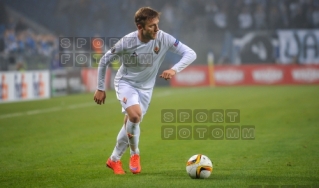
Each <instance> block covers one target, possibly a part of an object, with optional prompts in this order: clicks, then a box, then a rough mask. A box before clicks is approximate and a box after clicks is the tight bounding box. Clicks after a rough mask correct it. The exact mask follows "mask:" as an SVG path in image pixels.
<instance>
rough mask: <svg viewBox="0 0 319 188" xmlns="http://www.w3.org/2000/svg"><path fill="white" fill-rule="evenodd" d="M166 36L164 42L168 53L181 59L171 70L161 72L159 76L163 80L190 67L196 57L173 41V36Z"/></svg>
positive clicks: (183, 45) (180, 43)
mask: <svg viewBox="0 0 319 188" xmlns="http://www.w3.org/2000/svg"><path fill="white" fill-rule="evenodd" d="M165 34H166V37H164V38H166V41H167V43H168V45H169V51H171V52H173V53H176V54H178V55H180V56H182V58H181V59H180V60H179V62H177V63H176V64H175V65H174V66H173V67H172V68H171V69H168V70H165V71H163V73H162V74H161V75H160V77H161V78H164V79H165V80H168V79H171V78H172V77H173V76H174V75H175V74H176V73H178V72H180V71H182V70H183V69H185V68H186V67H187V66H188V65H190V64H191V63H192V62H193V61H194V60H195V59H196V57H197V55H196V53H195V51H194V50H193V49H191V48H190V47H188V46H187V45H185V44H183V43H182V42H180V41H178V40H177V39H175V38H174V37H173V36H171V35H169V34H167V33H165Z"/></svg>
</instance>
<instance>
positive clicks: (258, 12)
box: [254, 4, 267, 30]
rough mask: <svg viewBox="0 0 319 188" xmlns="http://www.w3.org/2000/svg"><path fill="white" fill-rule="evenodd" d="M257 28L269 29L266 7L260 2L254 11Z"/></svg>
mask: <svg viewBox="0 0 319 188" xmlns="http://www.w3.org/2000/svg"><path fill="white" fill-rule="evenodd" d="M254 23H255V29H257V30H260V29H267V24H266V13H265V7H264V6H263V5H261V4H258V5H257V6H256V9H255V13H254Z"/></svg>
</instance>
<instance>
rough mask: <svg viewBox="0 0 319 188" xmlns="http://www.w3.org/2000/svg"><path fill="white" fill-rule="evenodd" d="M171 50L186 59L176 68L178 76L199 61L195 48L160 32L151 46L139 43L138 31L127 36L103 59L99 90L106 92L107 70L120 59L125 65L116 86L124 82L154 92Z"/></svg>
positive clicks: (119, 71)
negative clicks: (160, 71)
mask: <svg viewBox="0 0 319 188" xmlns="http://www.w3.org/2000/svg"><path fill="white" fill-rule="evenodd" d="M168 50H169V51H171V52H173V53H176V54H179V55H181V56H182V58H181V60H180V61H179V62H178V63H176V64H175V65H174V66H173V67H172V69H173V70H175V71H176V72H180V71H181V70H183V69H184V68H185V67H187V66H188V65H189V64H191V63H192V62H193V61H194V60H195V59H196V53H195V52H194V51H193V50H192V49H191V48H189V47H188V46H186V45H185V44H183V43H181V42H180V41H178V40H177V39H175V38H174V37H173V36H171V35H169V34H167V33H165V32H163V31H161V30H160V31H158V32H157V37H156V39H154V40H150V41H149V42H147V43H143V42H141V41H140V40H139V39H138V31H134V32H132V33H130V34H128V35H126V36H124V37H123V38H122V39H121V40H119V42H117V43H116V44H115V45H114V46H113V47H112V48H111V49H110V50H109V51H107V52H106V54H105V55H104V56H103V57H102V58H101V60H100V63H99V68H98V88H97V89H99V90H105V83H104V80H105V71H106V67H107V66H108V64H109V63H111V62H112V61H113V60H114V59H119V60H120V61H121V63H122V65H121V67H120V68H119V70H118V72H117V74H116V76H115V79H114V84H115V85H116V84H117V83H118V82H119V81H120V80H123V81H125V82H127V83H128V84H130V85H131V86H133V87H136V88H139V89H152V88H153V87H154V84H155V81H156V75H157V73H158V70H159V68H160V66H161V64H162V62H163V61H164V58H165V55H166V53H167V51H168Z"/></svg>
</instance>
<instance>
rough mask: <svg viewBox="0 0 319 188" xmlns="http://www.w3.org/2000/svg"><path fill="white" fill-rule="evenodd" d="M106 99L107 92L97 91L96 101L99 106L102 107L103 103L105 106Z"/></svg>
mask: <svg viewBox="0 0 319 188" xmlns="http://www.w3.org/2000/svg"><path fill="white" fill-rule="evenodd" d="M105 98H106V94H105V91H101V90H96V91H95V93H94V101H95V102H96V104H99V105H101V104H102V103H103V104H104V102H105Z"/></svg>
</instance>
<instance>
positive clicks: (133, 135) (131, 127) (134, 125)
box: [125, 104, 142, 174]
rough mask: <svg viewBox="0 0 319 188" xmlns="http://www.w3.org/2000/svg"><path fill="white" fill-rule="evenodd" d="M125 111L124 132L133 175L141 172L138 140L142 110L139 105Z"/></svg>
mask: <svg viewBox="0 0 319 188" xmlns="http://www.w3.org/2000/svg"><path fill="white" fill-rule="evenodd" d="M125 110H126V113H127V115H128V118H127V122H126V132H127V137H128V141H129V145H130V150H131V151H130V153H131V159H130V170H131V172H132V173H133V174H138V173H140V172H141V165H140V155H139V154H140V152H139V148H138V142H139V138H140V126H139V124H140V121H141V118H142V110H141V107H140V105H139V104H136V105H133V106H130V107H128V108H126V109H125Z"/></svg>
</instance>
